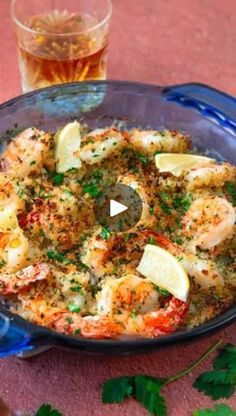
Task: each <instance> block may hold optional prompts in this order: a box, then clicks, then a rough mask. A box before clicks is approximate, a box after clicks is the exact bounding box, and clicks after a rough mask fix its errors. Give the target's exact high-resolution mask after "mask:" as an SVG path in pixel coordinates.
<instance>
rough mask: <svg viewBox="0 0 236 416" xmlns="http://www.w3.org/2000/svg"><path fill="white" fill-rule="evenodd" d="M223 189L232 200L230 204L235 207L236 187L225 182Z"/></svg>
mask: <svg viewBox="0 0 236 416" xmlns="http://www.w3.org/2000/svg"><path fill="white" fill-rule="evenodd" d="M225 187H226V190H227V192H228V193H229V195H230V197H231V199H232V204H233V206H234V207H235V206H236V185H235V184H234V183H233V182H226V184H225Z"/></svg>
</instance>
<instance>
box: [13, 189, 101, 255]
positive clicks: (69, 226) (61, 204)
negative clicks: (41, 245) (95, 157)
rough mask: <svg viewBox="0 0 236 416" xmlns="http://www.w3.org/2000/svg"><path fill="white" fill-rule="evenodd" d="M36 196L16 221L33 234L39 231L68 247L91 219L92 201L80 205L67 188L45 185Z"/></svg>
mask: <svg viewBox="0 0 236 416" xmlns="http://www.w3.org/2000/svg"><path fill="white" fill-rule="evenodd" d="M47 194H49V195H50V198H36V199H35V201H34V205H33V207H32V210H31V211H30V212H29V213H28V214H27V215H25V216H21V217H20V224H21V225H22V227H26V228H27V229H29V230H31V231H32V232H33V233H34V234H35V235H39V234H41V233H42V232H43V233H44V236H45V237H46V238H48V239H49V240H51V241H52V242H53V243H54V244H55V245H56V246H58V245H60V246H62V247H64V248H70V247H72V246H73V245H74V244H76V243H78V242H79V241H80V233H81V232H82V231H83V230H84V229H86V228H87V227H89V226H91V225H92V224H93V223H94V222H95V219H94V214H93V205H92V201H90V200H87V201H86V203H83V205H82V204H81V203H80V202H79V201H78V199H77V198H75V196H74V195H73V194H72V193H71V192H70V191H69V190H67V189H63V188H48V189H46V190H45V195H47Z"/></svg>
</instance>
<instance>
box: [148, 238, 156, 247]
mask: <svg viewBox="0 0 236 416" xmlns="http://www.w3.org/2000/svg"><path fill="white" fill-rule="evenodd" d="M148 244H152V245H154V246H156V245H157V242H156V239H155V238H154V237H149V238H148Z"/></svg>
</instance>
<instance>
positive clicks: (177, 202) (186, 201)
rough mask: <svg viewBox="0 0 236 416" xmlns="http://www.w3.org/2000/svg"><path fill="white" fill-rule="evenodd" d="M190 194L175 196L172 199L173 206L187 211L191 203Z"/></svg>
mask: <svg viewBox="0 0 236 416" xmlns="http://www.w3.org/2000/svg"><path fill="white" fill-rule="evenodd" d="M191 200H192V198H191V194H186V195H185V196H177V197H176V198H175V199H174V201H173V206H174V208H176V209H178V208H180V209H181V210H183V211H184V212H185V211H188V209H189V208H190V205H191Z"/></svg>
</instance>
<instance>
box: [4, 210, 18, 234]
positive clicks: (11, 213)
mask: <svg viewBox="0 0 236 416" xmlns="http://www.w3.org/2000/svg"><path fill="white" fill-rule="evenodd" d="M17 227H18V220H17V216H16V210H15V207H13V206H11V205H9V206H5V207H4V208H0V230H1V231H6V230H13V229H15V228H17Z"/></svg>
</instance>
